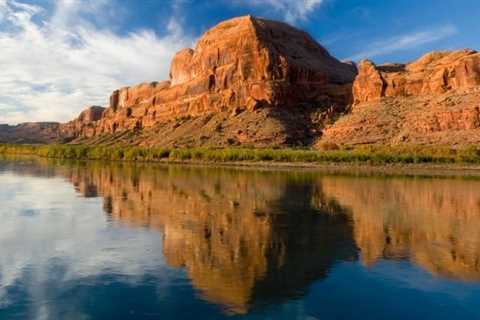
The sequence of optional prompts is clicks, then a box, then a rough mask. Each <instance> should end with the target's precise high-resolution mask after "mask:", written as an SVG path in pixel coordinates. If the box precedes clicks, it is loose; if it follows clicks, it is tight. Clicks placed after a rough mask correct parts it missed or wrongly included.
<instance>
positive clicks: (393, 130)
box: [0, 16, 480, 147]
mask: <svg viewBox="0 0 480 320" xmlns="http://www.w3.org/2000/svg"><path fill="white" fill-rule="evenodd" d="M479 107H480V54H479V53H477V52H476V51H473V50H460V51H448V52H447V51H445V52H433V53H429V54H426V55H425V56H423V57H421V58H420V59H419V60H417V61H415V62H412V63H408V64H387V65H379V66H377V65H375V64H374V63H373V62H371V61H368V60H364V61H362V62H360V64H359V66H358V68H357V66H356V65H355V64H354V63H352V62H341V61H339V60H337V59H336V58H334V57H333V56H331V55H330V54H329V53H328V51H327V50H326V49H325V48H323V47H322V46H321V45H320V44H318V43H317V42H316V41H315V40H314V39H313V38H312V37H311V36H310V35H308V34H307V33H305V32H303V31H301V30H298V29H295V28H293V27H291V26H289V25H287V24H284V23H281V22H276V21H271V20H266V19H260V18H255V17H252V16H245V17H239V18H234V19H231V20H227V21H224V22H222V23H220V24H218V25H217V26H215V27H213V28H212V29H210V30H208V31H207V32H206V33H205V34H204V35H203V36H202V37H201V38H200V40H199V41H198V43H197V45H196V47H195V49H184V50H181V51H180V52H178V53H177V54H176V55H175V57H174V58H173V60H172V62H171V71H170V79H169V80H168V81H163V82H152V83H142V84H139V85H136V86H132V87H125V88H121V89H119V90H116V91H114V92H113V93H112V95H111V97H110V101H109V104H108V106H107V107H106V108H103V107H97V106H94V107H89V108H88V109H86V110H85V111H83V112H82V113H81V114H80V116H79V117H78V118H76V119H74V120H72V121H70V122H68V123H63V124H58V123H28V124H20V125H17V126H13V127H12V126H6V125H3V126H0V142H8V141H13V142H37V143H42V142H43V143H50V142H70V143H87V144H102V143H110V144H111V143H117V144H133V145H143V146H148V145H159V146H229V145H233V146H234V145H251V146H258V147H263V146H295V145H302V146H313V147H317V146H321V145H322V144H323V143H336V144H366V143H383V144H397V143H418V144H469V143H478V142H480V118H479V117H480V114H479Z"/></svg>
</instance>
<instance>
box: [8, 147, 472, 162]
mask: <svg viewBox="0 0 480 320" xmlns="http://www.w3.org/2000/svg"><path fill="white" fill-rule="evenodd" d="M0 154H15V155H36V156H40V157H47V158H57V159H77V160H119V161H200V162H202V161H203V162H240V161H250V162H257V161H272V162H306V163H335V162H341V163H348V162H360V163H369V164H390V163H400V164H402V163H405V164H409V163H434V164H454V163H467V164H480V148H478V147H476V146H469V147H461V148H452V147H440V146H435V147H433V146H413V145H401V146H376V145H370V146H358V147H343V148H342V147H340V148H337V147H336V148H326V149H325V150H311V149H255V148H221V149H220V148H218V149H217V148H179V149H176V148H158V147H149V148H146V147H145V148H143V147H120V146H84V145H11V144H3V145H0Z"/></svg>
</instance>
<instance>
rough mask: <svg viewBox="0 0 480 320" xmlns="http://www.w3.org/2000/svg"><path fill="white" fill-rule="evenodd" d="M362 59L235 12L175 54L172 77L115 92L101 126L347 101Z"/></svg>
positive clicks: (102, 128)
mask: <svg viewBox="0 0 480 320" xmlns="http://www.w3.org/2000/svg"><path fill="white" fill-rule="evenodd" d="M355 74H356V69H355V67H354V66H352V65H350V64H346V63H342V62H340V61H338V60H337V59H335V58H334V57H332V56H331V55H330V54H329V53H328V52H327V50H325V49H324V48H323V47H321V46H320V45H319V44H318V43H317V42H315V40H313V39H312V37H311V36H309V35H308V34H307V33H305V32H303V31H300V30H297V29H295V28H293V27H290V26H288V25H286V24H284V23H280V22H275V21H270V20H264V19H259V18H254V17H251V16H246V17H240V18H234V19H231V20H228V21H225V22H222V23H220V24H219V25H217V26H215V27H213V28H212V29H210V30H209V31H207V32H206V33H205V34H204V35H203V36H202V37H201V39H200V40H199V41H198V44H197V46H196V48H195V49H184V50H182V51H180V52H178V53H177V54H176V56H175V57H174V59H173V61H172V65H171V72H170V81H165V82H154V83H149V84H140V85H138V86H134V87H127V88H122V89H120V90H117V91H115V92H114V93H113V94H112V96H111V98H110V106H109V108H108V109H107V110H106V111H105V113H104V116H103V118H102V119H101V120H100V121H99V122H98V123H97V129H96V131H95V132H96V133H97V134H98V133H114V132H116V131H119V130H125V129H130V130H131V129H135V128H149V127H152V126H154V125H156V124H158V123H159V122H162V121H166V120H169V119H172V118H175V117H185V116H189V117H195V116H201V115H205V114H208V113H215V112H219V111H225V110H242V109H243V110H250V111H251V110H255V109H258V108H262V107H281V108H293V107H296V106H298V105H302V104H311V105H317V106H318V105H325V106H330V105H332V104H335V103H337V104H346V103H348V102H349V99H350V96H351V94H350V92H351V83H352V81H353V79H354V77H355Z"/></svg>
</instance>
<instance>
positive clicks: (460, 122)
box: [320, 50, 480, 145]
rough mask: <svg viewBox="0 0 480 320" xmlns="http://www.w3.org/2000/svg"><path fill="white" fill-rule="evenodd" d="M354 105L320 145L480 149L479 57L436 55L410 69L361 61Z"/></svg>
mask: <svg viewBox="0 0 480 320" xmlns="http://www.w3.org/2000/svg"><path fill="white" fill-rule="evenodd" d="M353 99H354V105H353V107H352V108H351V110H350V112H349V113H348V114H346V115H344V116H342V117H339V119H338V121H337V122H336V123H335V124H333V125H332V126H329V127H328V128H326V129H325V130H324V131H323V136H322V138H321V140H320V143H326V142H330V143H337V144H373V143H376V144H399V143H409V144H437V145H465V144H476V143H479V142H480V109H479V108H480V53H478V52H476V51H473V50H460V51H445V52H433V53H429V54H426V55H424V56H423V57H421V58H420V59H418V60H417V61H414V62H412V63H409V64H406V65H403V64H388V65H381V66H376V65H375V64H374V63H373V62H371V61H368V60H365V61H362V62H361V63H360V65H359V74H358V76H357V77H356V79H355V82H354V84H353Z"/></svg>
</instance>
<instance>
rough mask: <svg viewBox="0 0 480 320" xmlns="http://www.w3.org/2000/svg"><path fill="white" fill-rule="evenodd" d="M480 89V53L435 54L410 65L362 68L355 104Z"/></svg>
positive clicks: (363, 65)
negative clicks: (395, 97) (383, 98)
mask: <svg viewBox="0 0 480 320" xmlns="http://www.w3.org/2000/svg"><path fill="white" fill-rule="evenodd" d="M476 86H480V53H478V52H476V51H474V50H460V51H438V52H431V53H428V54H426V55H424V56H423V57H421V58H420V59H418V60H416V61H414V62H412V63H409V64H386V65H380V66H376V65H375V64H374V63H373V62H371V61H369V60H364V61H362V62H361V63H360V65H359V74H358V76H357V77H356V79H355V82H354V84H353V95H354V100H355V103H361V102H367V101H371V100H375V99H377V100H378V99H380V98H382V97H393V96H419V95H427V94H441V93H445V92H447V91H449V90H455V89H462V88H468V87H476Z"/></svg>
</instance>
